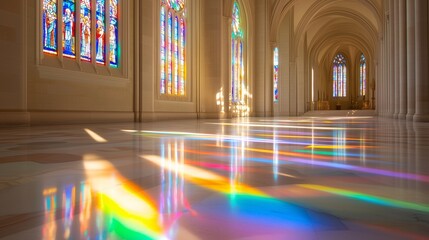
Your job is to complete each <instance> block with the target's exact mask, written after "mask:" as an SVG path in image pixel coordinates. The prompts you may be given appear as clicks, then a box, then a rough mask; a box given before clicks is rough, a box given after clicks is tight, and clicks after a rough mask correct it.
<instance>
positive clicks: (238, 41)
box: [231, 1, 246, 112]
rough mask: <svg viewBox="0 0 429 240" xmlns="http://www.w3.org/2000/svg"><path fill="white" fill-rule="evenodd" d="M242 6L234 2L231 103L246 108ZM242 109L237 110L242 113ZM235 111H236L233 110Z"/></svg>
mask: <svg viewBox="0 0 429 240" xmlns="http://www.w3.org/2000/svg"><path fill="white" fill-rule="evenodd" d="M240 18H241V16H240V6H239V4H238V2H237V1H234V5H233V12H232V26H231V27H232V36H231V68H232V69H231V76H232V79H231V102H232V104H234V105H243V106H245V105H246V103H245V94H246V88H245V82H244V61H243V36H244V33H243V30H242V28H241V23H240V21H241V19H240ZM241 110H242V109H237V111H238V112H241ZM233 111H235V110H233Z"/></svg>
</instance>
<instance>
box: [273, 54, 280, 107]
mask: <svg viewBox="0 0 429 240" xmlns="http://www.w3.org/2000/svg"><path fill="white" fill-rule="evenodd" d="M273 62H274V64H273V65H274V69H273V101H274V102H278V101H279V89H278V83H279V49H278V48H274V59H273Z"/></svg>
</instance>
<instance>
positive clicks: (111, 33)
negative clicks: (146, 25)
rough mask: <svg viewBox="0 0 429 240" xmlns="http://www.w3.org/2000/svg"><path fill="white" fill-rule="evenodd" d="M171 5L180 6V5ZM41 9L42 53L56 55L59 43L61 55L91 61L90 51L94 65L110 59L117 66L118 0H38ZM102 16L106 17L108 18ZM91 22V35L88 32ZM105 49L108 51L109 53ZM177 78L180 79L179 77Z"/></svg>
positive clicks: (118, 50)
mask: <svg viewBox="0 0 429 240" xmlns="http://www.w3.org/2000/svg"><path fill="white" fill-rule="evenodd" d="M170 2H171V3H170V5H171V4H173V1H170ZM179 3H180V2H179ZM59 6H62V10H61V9H60V10H59V11H58V7H59ZM93 6H95V14H94V15H93V13H94V12H93V11H92V10H93V9H92V8H93ZM172 6H174V7H175V8H180V6H182V5H181V4H179V5H174V4H173V5H172ZM42 10H43V12H42V30H43V36H42V41H43V44H42V46H43V52H44V53H47V54H52V55H58V46H62V48H63V49H62V53H63V54H62V56H63V57H66V58H72V59H75V58H77V57H78V60H82V61H86V62H91V61H92V54H93V51H94V53H95V60H96V62H97V63H98V64H102V65H106V63H109V62H110V67H115V68H116V67H118V62H119V55H120V47H119V29H118V27H119V12H118V10H119V0H42ZM107 11H109V12H107ZM108 13H109V15H108ZM77 16H78V17H77ZM94 16H95V19H93V17H94ZM106 16H109V19H107V17H106ZM58 19H59V20H60V22H59V25H58ZM177 24H180V23H177ZM93 25H95V34H94V33H93V32H92V30H93V29H92V26H93ZM76 26H79V27H76ZM108 26H109V29H107V27H108ZM58 31H59V32H58ZM58 34H60V39H58ZM180 34H181V32H178V35H180ZM76 38H78V39H79V40H80V41H77V40H76ZM59 41H61V42H59ZM77 42H80V44H77ZM108 47H109V48H108ZM108 50H109V51H108ZM107 52H109V53H110V55H109V56H107ZM76 53H80V54H78V55H77V54H76ZM179 54H180V52H179ZM177 81H180V78H179V80H177Z"/></svg>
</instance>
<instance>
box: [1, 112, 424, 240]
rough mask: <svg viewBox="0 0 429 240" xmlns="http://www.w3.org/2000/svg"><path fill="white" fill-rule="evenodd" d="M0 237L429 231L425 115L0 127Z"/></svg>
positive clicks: (337, 235) (420, 235)
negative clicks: (421, 119) (419, 119)
mask: <svg viewBox="0 0 429 240" xmlns="http://www.w3.org/2000/svg"><path fill="white" fill-rule="evenodd" d="M0 143H1V144H0V166H1V167H0V238H2V239H20V240H21V239H184V240H192V239H222V240H223V239H346V240H352V239H359V240H361V239H364V240H370V239H429V124H424V123H409V122H405V121H395V120H389V119H381V118H373V117H354V118H341V117H335V118H334V117H331V118H329V117H324V118H248V119H234V120H221V121H220V120H199V121H198V120H186V121H166V122H157V123H142V124H134V123H128V124H125V123H124V124H93V125H91V124H87V125H70V126H38V127H9V128H1V129H0Z"/></svg>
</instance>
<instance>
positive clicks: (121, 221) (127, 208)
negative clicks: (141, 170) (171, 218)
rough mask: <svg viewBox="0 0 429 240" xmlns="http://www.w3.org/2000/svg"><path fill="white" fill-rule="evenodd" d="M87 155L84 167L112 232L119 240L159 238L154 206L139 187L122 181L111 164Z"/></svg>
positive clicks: (161, 231)
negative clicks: (108, 217)
mask: <svg viewBox="0 0 429 240" xmlns="http://www.w3.org/2000/svg"><path fill="white" fill-rule="evenodd" d="M93 159H97V158H96V157H94V156H86V157H85V161H84V167H85V171H86V175H87V177H88V180H89V182H90V184H91V187H92V189H93V190H95V191H96V192H97V195H98V199H99V208H100V209H101V210H102V211H103V213H104V214H105V215H107V216H110V217H111V219H110V221H109V222H110V228H111V231H112V232H113V233H114V234H115V235H117V236H119V238H128V239H146V238H149V239H159V238H161V237H162V233H163V230H162V227H161V226H160V225H159V222H160V221H159V214H158V211H157V209H156V207H155V204H154V203H153V202H152V201H151V200H150V198H149V197H148V196H146V195H145V194H144V193H143V192H142V191H141V190H140V189H139V188H138V187H136V186H134V185H133V184H132V183H130V182H129V181H127V180H126V179H125V178H123V177H122V176H121V175H120V174H119V172H117V171H116V170H115V168H114V167H113V165H112V164H111V163H109V162H108V161H105V160H93Z"/></svg>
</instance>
